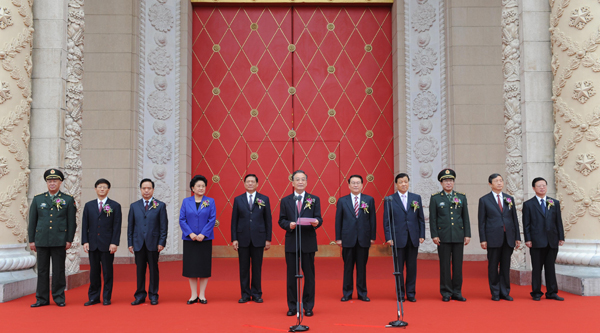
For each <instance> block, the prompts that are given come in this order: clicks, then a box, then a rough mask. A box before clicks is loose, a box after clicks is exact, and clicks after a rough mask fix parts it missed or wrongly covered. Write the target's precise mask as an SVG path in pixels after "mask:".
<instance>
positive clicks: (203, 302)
mask: <svg viewBox="0 0 600 333" xmlns="http://www.w3.org/2000/svg"><path fill="white" fill-rule="evenodd" d="M198 302H200V304H206V303H208V301H207V300H205V299H202V298H199V299H198Z"/></svg>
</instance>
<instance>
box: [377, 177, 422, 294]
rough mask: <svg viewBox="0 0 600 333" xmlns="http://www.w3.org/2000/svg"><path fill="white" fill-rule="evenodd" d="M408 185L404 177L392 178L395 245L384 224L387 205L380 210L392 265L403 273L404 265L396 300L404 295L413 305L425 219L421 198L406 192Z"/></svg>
mask: <svg viewBox="0 0 600 333" xmlns="http://www.w3.org/2000/svg"><path fill="white" fill-rule="evenodd" d="M409 181H410V178H409V177H408V174H406V173H399V174H398V175H397V176H396V178H395V183H396V189H397V190H398V192H396V194H394V195H392V210H393V218H394V233H395V237H396V244H394V240H393V238H392V233H391V230H390V225H389V223H388V219H389V216H390V215H389V214H390V212H389V211H388V209H389V208H388V205H387V204H386V205H385V206H384V209H383V230H384V231H385V240H386V241H387V242H388V244H389V245H391V246H395V247H396V251H397V252H396V253H397V254H398V256H397V257H396V259H397V260H398V262H397V263H396V264H397V265H398V266H397V267H399V268H400V270H399V272H402V271H404V265H406V282H405V281H404V279H402V278H400V295H399V296H400V298H404V296H405V293H406V299H407V300H408V301H409V302H416V301H417V299H416V298H415V290H416V284H417V255H418V254H419V244H420V243H423V242H424V241H425V216H424V214H423V204H422V202H421V196H420V195H418V194H415V193H411V192H408V182H409ZM405 286H406V287H405ZM405 288H406V289H405Z"/></svg>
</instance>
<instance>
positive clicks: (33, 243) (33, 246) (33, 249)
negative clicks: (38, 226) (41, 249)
mask: <svg viewBox="0 0 600 333" xmlns="http://www.w3.org/2000/svg"><path fill="white" fill-rule="evenodd" d="M29 248H30V249H31V251H33V252H37V248H36V247H35V242H31V243H29Z"/></svg>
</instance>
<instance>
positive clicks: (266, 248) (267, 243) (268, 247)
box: [265, 241, 271, 251]
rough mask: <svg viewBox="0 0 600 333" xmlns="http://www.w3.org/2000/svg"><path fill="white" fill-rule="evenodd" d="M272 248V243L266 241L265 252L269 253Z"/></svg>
mask: <svg viewBox="0 0 600 333" xmlns="http://www.w3.org/2000/svg"><path fill="white" fill-rule="evenodd" d="M270 248H271V242H269V241H266V242H265V251H268V250H269V249H270Z"/></svg>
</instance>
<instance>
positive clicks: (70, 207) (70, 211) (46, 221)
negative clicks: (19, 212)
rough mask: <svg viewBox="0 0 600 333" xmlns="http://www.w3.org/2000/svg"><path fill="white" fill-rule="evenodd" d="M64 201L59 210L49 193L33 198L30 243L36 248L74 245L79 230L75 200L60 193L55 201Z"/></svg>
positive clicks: (29, 228) (30, 216)
mask: <svg viewBox="0 0 600 333" xmlns="http://www.w3.org/2000/svg"><path fill="white" fill-rule="evenodd" d="M61 199H62V200H64V201H65V203H64V205H62V204H61V208H60V209H58V207H57V206H56V203H55V202H52V201H50V194H49V193H48V192H44V193H40V194H38V195H36V196H35V197H33V200H32V201H31V208H30V209H29V226H28V230H27V231H28V234H29V242H30V243H35V246H36V247H46V246H65V245H66V243H72V242H73V238H74V237H75V229H77V220H76V216H75V215H76V213H77V207H75V199H73V197H72V196H70V195H68V194H66V193H63V192H61V191H58V192H57V193H56V195H55V197H54V200H61Z"/></svg>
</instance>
